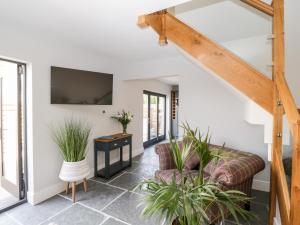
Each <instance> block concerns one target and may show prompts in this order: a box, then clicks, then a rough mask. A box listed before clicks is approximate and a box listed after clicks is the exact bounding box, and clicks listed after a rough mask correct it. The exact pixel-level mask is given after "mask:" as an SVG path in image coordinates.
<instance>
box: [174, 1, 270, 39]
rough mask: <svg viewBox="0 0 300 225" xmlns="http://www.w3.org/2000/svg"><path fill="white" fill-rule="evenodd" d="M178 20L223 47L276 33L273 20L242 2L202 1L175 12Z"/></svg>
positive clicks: (184, 6)
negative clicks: (221, 44)
mask: <svg viewBox="0 0 300 225" xmlns="http://www.w3.org/2000/svg"><path fill="white" fill-rule="evenodd" d="M175 13H176V16H177V17H178V18H179V19H180V20H182V21H183V22H185V23H186V24H188V25H189V26H192V27H193V28H194V29H195V30H197V31H199V32H200V33H202V34H204V35H206V36H208V37H209V38H211V39H213V40H215V41H217V42H219V43H221V42H227V41H232V40H239V39H244V38H249V37H254V36H261V35H265V34H271V33H272V20H271V17H269V16H267V15H265V14H263V13H261V12H259V11H257V10H256V9H254V8H252V7H251V6H248V5H246V4H245V3H243V2H241V1H240V0H207V1H206V0H201V1H193V2H189V3H185V4H182V5H180V6H178V7H176V8H175Z"/></svg>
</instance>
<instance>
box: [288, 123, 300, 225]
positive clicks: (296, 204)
mask: <svg viewBox="0 0 300 225" xmlns="http://www.w3.org/2000/svg"><path fill="white" fill-rule="evenodd" d="M299 162H300V124H299V123H298V124H295V125H294V132H293V154H292V165H293V166H292V188H291V223H290V224H291V225H299V224H300V215H299V212H300V165H299Z"/></svg>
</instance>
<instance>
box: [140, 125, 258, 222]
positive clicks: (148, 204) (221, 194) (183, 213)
mask: <svg viewBox="0 0 300 225" xmlns="http://www.w3.org/2000/svg"><path fill="white" fill-rule="evenodd" d="M183 129H184V132H185V135H184V136H185V138H184V143H183V146H182V147H180V146H179V144H178V142H177V141H176V140H171V141H170V144H171V149H172V157H173V160H174V163H175V165H176V168H177V170H178V173H179V179H178V177H177V178H176V175H175V173H174V176H173V179H172V181H171V182H166V181H165V180H163V179H160V180H145V181H143V182H142V183H141V184H140V188H141V189H142V190H143V191H144V192H145V193H146V196H145V198H144V200H143V204H144V205H145V207H144V210H143V212H142V214H143V215H144V216H153V215H155V216H156V217H157V216H159V218H160V219H162V220H164V221H166V223H165V224H167V225H171V224H172V225H207V224H211V223H214V222H216V221H211V218H210V215H209V212H208V211H210V212H211V211H212V210H213V211H214V212H215V213H219V215H221V217H222V218H221V220H222V221H224V219H225V217H226V215H229V214H231V215H232V216H233V217H234V219H235V220H236V221H237V223H238V224H240V223H239V216H240V217H242V218H243V219H244V221H246V222H247V221H249V220H250V219H253V218H254V216H253V215H252V214H251V213H250V212H249V211H246V210H245V209H244V208H243V207H242V206H243V205H244V203H246V202H247V201H249V200H250V199H249V198H248V197H247V196H246V195H245V194H244V193H242V192H239V191H234V190H224V189H223V188H222V185H220V184H219V183H218V182H216V181H213V180H210V179H208V178H205V177H204V168H205V166H206V165H207V164H208V163H209V162H211V161H212V160H213V161H214V163H217V162H218V160H219V159H220V154H218V152H211V151H210V149H209V140H210V138H209V134H208V133H207V134H206V135H201V134H200V132H199V131H198V130H197V129H196V130H192V129H191V128H190V127H189V126H188V124H184V125H183ZM195 154H196V155H197V156H198V157H199V159H200V164H199V170H198V175H197V176H196V177H195V176H192V175H190V174H188V173H186V171H185V170H184V165H185V161H186V160H188V159H189V158H190V157H194V156H195ZM212 207H213V208H212ZM209 209H212V210H209Z"/></svg>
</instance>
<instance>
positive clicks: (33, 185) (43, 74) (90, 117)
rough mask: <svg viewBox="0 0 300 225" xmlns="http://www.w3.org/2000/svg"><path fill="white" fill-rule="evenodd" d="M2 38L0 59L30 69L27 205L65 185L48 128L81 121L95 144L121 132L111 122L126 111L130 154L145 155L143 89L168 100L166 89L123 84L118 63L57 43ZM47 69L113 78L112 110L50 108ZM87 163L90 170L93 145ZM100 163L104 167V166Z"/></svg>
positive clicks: (11, 34) (5, 33) (11, 35)
mask: <svg viewBox="0 0 300 225" xmlns="http://www.w3.org/2000/svg"><path fill="white" fill-rule="evenodd" d="M0 33H1V36H0V54H1V56H2V57H4V56H5V57H9V58H11V59H15V60H20V61H23V62H26V63H27V64H28V74H27V98H28V130H27V132H28V133H27V136H28V146H27V148H28V173H29V184H28V185H29V187H28V200H29V201H30V202H31V203H37V202H40V201H42V200H44V199H46V198H48V197H50V196H51V195H54V194H57V193H58V192H60V191H61V190H62V188H63V183H62V182H61V181H60V180H59V179H58V173H59V170H60V166H61V163H62V157H61V156H60V155H59V153H58V151H57V147H56V146H55V144H54V143H53V141H52V140H51V137H50V129H49V126H51V124H56V123H59V122H61V121H63V120H64V119H65V118H68V117H75V118H81V119H84V120H86V121H87V122H89V124H90V125H91V126H92V129H93V133H92V138H94V137H98V136H102V135H107V134H111V133H115V132H119V131H121V127H120V126H119V125H118V124H117V123H116V122H115V121H114V120H112V119H111V118H110V116H111V115H113V114H115V113H116V112H117V111H120V110H122V109H123V108H124V109H125V110H129V111H131V112H132V113H133V114H134V115H135V119H134V121H133V122H132V124H130V125H129V127H128V131H129V132H131V133H133V135H134V136H133V151H134V154H138V153H140V152H141V151H142V150H143V149H142V131H143V129H142V109H143V108H142V99H143V96H142V89H143V88H146V89H148V90H151V91H157V92H161V93H164V94H169V92H170V86H168V85H166V84H163V83H161V82H158V81H135V82H123V81H122V80H121V79H120V72H118V71H116V65H118V61H116V60H113V59H111V58H109V57H104V56H99V55H95V54H93V53H89V52H85V51H83V50H82V49H77V48H74V47H72V46H68V44H67V43H56V42H53V41H50V40H46V39H43V41H40V38H39V37H38V36H31V35H30V36H26V35H24V34H23V33H19V32H16V31H15V30H11V29H7V28H5V27H1V28H0ZM51 65H55V66H62V67H69V68H75V69H83V70H91V71H99V72H108V73H114V74H115V76H114V93H113V95H114V96H113V106H74V105H69V106H66V105H51V104H50V66H51ZM102 110H106V113H105V114H103V113H102ZM139 120H140V121H139ZM115 155H116V154H115ZM99 157H101V155H100V156H99ZM102 158H103V157H102ZM87 159H88V161H89V165H90V167H91V168H93V145H92V141H91V143H90V145H89V153H88V156H87ZM112 160H114V159H112ZM100 163H101V164H103V161H101V162H100ZM91 174H93V171H92V173H91Z"/></svg>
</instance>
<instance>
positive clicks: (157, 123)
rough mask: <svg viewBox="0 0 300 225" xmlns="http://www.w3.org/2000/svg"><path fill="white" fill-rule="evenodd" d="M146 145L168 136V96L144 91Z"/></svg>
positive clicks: (144, 138) (144, 139) (144, 134)
mask: <svg viewBox="0 0 300 225" xmlns="http://www.w3.org/2000/svg"><path fill="white" fill-rule="evenodd" d="M143 100H144V101H143V141H144V147H147V146H150V145H153V144H155V143H157V142H159V141H162V140H164V139H165V138H166V96H165V95H162V94H158V93H154V92H149V91H144V95H143Z"/></svg>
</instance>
